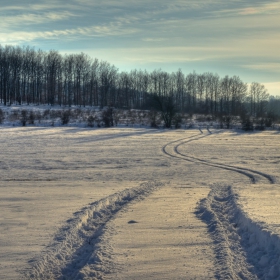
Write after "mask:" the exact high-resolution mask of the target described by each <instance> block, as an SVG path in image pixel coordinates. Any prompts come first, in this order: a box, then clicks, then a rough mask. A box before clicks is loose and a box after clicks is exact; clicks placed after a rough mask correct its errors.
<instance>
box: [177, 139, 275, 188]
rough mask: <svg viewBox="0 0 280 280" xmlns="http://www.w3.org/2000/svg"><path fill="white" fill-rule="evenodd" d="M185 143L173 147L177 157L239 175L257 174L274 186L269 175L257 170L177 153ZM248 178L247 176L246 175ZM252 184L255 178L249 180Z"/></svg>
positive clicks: (273, 181) (272, 179)
mask: <svg viewBox="0 0 280 280" xmlns="http://www.w3.org/2000/svg"><path fill="white" fill-rule="evenodd" d="M185 143H187V142H186V141H183V142H181V143H179V144H178V145H176V146H175V147H174V151H175V152H176V153H177V154H178V155H181V156H183V157H186V158H189V159H193V160H195V161H199V162H201V163H203V164H207V165H211V166H214V167H218V168H225V169H227V170H232V171H235V172H239V171H241V172H239V173H241V174H244V175H245V174H246V175H247V174H248V173H246V172H244V171H248V172H250V173H254V174H257V175H259V176H261V177H263V178H265V179H267V180H268V181H269V183H270V184H274V183H275V180H274V178H273V177H272V176H271V175H268V174H265V173H263V172H260V171H257V170H253V169H250V168H246V167H239V166H234V165H229V164H224V163H219V162H213V161H209V160H205V159H200V158H197V157H193V156H187V155H185V154H183V153H181V152H179V151H178V148H179V146H181V145H183V144H185ZM247 176H248V175H247ZM251 179H252V180H253V181H254V182H256V178H251Z"/></svg>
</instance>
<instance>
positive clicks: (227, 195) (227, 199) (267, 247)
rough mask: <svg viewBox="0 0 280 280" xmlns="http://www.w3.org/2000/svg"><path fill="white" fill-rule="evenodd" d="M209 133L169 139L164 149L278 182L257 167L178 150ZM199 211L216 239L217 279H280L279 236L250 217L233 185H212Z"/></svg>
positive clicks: (201, 202)
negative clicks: (252, 167) (239, 202)
mask: <svg viewBox="0 0 280 280" xmlns="http://www.w3.org/2000/svg"><path fill="white" fill-rule="evenodd" d="M206 136H209V134H207V135H205V136H200V137H195V136H192V137H189V138H187V139H179V140H177V141H173V142H170V143H167V144H166V145H165V146H164V147H163V148H162V151H163V152H164V153H165V154H166V155H168V156H171V157H173V158H178V159H183V160H187V161H190V162H193V163H197V164H205V165H209V166H213V167H217V168H221V169H225V170H230V171H234V172H238V173H240V174H243V175H245V176H247V177H249V178H250V180H251V182H252V183H256V182H257V176H261V177H263V178H264V179H265V180H267V181H268V182H269V183H270V184H274V183H275V182H274V179H273V177H272V176H270V175H268V174H265V173H262V172H259V171H256V170H252V169H248V168H241V167H237V166H231V165H226V164H223V163H215V162H211V161H207V160H204V159H200V158H197V157H191V156H187V155H185V154H182V153H180V152H179V151H178V147H179V146H180V145H183V144H186V143H188V142H191V141H195V140H199V139H201V138H204V137H206ZM178 142H179V143H178ZM176 143H177V144H176ZM174 144H175V145H174ZM168 146H171V147H172V148H173V153H170V152H168V151H167V147H168ZM196 214H197V216H198V217H199V218H200V219H202V220H203V221H204V222H205V223H206V224H207V225H208V229H209V232H210V234H211V236H212V239H213V240H214V250H215V253H216V277H217V279H280V238H279V237H278V236H275V235H273V234H272V233H271V232H268V231H267V230H266V229H265V228H264V226H263V225H261V224H258V223H256V222H254V221H252V220H251V219H250V218H249V217H248V215H247V214H246V213H245V212H244V211H243V210H242V208H241V207H240V206H239V205H238V204H237V196H236V195H235V194H234V193H233V191H232V188H231V187H230V186H222V185H215V186H213V187H212V190H211V191H210V193H209V195H208V197H207V198H205V199H203V200H201V201H200V203H199V205H198V211H197V213H196Z"/></svg>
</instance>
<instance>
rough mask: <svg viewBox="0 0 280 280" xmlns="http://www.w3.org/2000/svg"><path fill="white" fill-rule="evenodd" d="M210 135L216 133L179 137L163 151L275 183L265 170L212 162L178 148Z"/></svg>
mask: <svg viewBox="0 0 280 280" xmlns="http://www.w3.org/2000/svg"><path fill="white" fill-rule="evenodd" d="M210 135H215V134H212V133H208V134H206V135H201V134H197V135H194V136H191V137H189V138H183V139H179V140H176V141H173V142H170V143H167V144H166V145H165V146H163V148H162V151H163V153H165V154H166V155H168V156H171V157H174V158H179V159H183V160H186V161H189V162H193V163H198V164H205V165H208V166H213V167H216V168H221V169H224V170H230V171H234V172H237V173H240V174H242V175H244V176H247V177H248V178H249V179H250V181H251V182H252V183H256V182H257V181H259V177H262V178H263V179H265V180H266V181H268V182H269V183H271V184H274V183H275V182H274V178H273V177H272V176H270V175H268V174H265V173H263V172H260V171H256V170H252V169H249V168H242V167H238V166H233V165H227V164H222V163H217V162H212V161H208V160H204V159H200V158H197V157H193V156H189V155H185V154H183V153H181V152H180V151H179V150H178V148H179V146H181V145H183V144H187V143H189V142H191V141H196V140H199V139H201V138H204V137H207V136H210ZM178 142H179V143H178ZM176 143H178V144H176ZM170 146H171V147H172V148H173V151H172V152H168V151H167V148H168V147H170Z"/></svg>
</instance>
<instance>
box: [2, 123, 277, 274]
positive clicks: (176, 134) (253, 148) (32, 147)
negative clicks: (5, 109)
mask: <svg viewBox="0 0 280 280" xmlns="http://www.w3.org/2000/svg"><path fill="white" fill-rule="evenodd" d="M202 132H203V133H201V132H200V131H199V130H197V129H193V130H156V129H146V128H109V129H90V128H79V127H76V128H73V127H72V128H71V127H8V126H4V127H1V128H0V145H1V153H0V194H1V196H0V212H1V216H0V224H1V227H0V248H1V249H0V279H22V278H23V279H280V211H279V210H280V189H279V188H280V183H279V182H280V177H279V170H280V169H279V166H280V134H279V132H275V131H265V132H259V133H246V134H245V133H240V132H236V131H225V130H211V131H207V130H203V131H202Z"/></svg>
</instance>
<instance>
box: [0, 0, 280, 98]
mask: <svg viewBox="0 0 280 280" xmlns="http://www.w3.org/2000/svg"><path fill="white" fill-rule="evenodd" d="M0 19H1V20H0V38H1V39H0V44H2V45H6V44H9V45H20V46H27V45H29V46H34V47H35V48H36V49H39V48H40V49H42V50H50V49H55V50H58V51H60V52H61V53H62V54H64V53H80V52H84V53H86V54H88V55H90V56H91V57H92V58H98V59H100V60H105V61H108V62H109V63H112V64H114V65H115V66H116V67H118V68H119V69H120V71H122V70H124V71H129V70H130V69H143V70H144V69H147V70H148V71H152V70H154V69H159V68H161V69H162V70H165V71H168V72H172V71H176V70H178V68H181V69H182V70H183V71H184V73H186V74H187V73H189V72H192V71H196V72H197V73H203V72H213V73H218V74H219V75H220V76H225V75H231V76H232V75H238V76H240V78H241V79H242V80H243V81H245V82H247V83H250V82H253V81H256V82H260V83H263V84H265V86H266V87H267V89H268V90H269V92H270V94H272V95H280V1H259V0H247V1H239V0H234V1H224V0H208V1H202V0H196V1H193V0H184V1H183V0H173V1H166V0H154V1H146V0H142V1H135V0H119V1H113V0H108V1H104V0H99V1H96V0H68V1H55V0H36V1H33V0H25V1H19V0H13V1H11V0H10V1H7V0H1V7H0Z"/></svg>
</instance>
